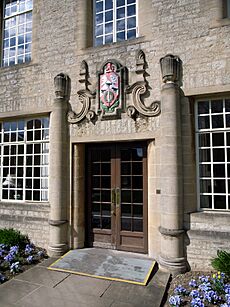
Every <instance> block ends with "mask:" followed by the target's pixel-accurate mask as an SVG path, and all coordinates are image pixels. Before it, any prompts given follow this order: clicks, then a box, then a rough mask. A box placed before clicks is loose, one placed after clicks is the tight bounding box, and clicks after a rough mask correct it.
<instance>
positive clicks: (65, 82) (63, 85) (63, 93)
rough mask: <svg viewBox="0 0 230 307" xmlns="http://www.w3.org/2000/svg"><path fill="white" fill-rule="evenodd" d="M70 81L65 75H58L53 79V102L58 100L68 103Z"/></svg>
mask: <svg viewBox="0 0 230 307" xmlns="http://www.w3.org/2000/svg"><path fill="white" fill-rule="evenodd" d="M70 86H71V80H70V77H69V76H68V75H67V74H64V73H60V74H58V75H56V77H55V78H54V88H55V96H56V99H55V102H58V101H59V99H61V100H63V99H64V100H65V101H68V100H69V97H70Z"/></svg>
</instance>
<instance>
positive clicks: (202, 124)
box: [198, 116, 210, 129]
mask: <svg viewBox="0 0 230 307" xmlns="http://www.w3.org/2000/svg"><path fill="white" fill-rule="evenodd" d="M209 127H210V124H209V116H199V117H198V128H199V129H209Z"/></svg>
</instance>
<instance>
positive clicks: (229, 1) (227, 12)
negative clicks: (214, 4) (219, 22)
mask: <svg viewBox="0 0 230 307" xmlns="http://www.w3.org/2000/svg"><path fill="white" fill-rule="evenodd" d="M223 18H230V0H223Z"/></svg>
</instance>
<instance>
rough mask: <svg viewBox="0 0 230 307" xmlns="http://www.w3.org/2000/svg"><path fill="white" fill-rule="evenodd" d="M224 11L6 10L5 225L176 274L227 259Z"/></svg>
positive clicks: (2, 113)
mask: <svg viewBox="0 0 230 307" xmlns="http://www.w3.org/2000/svg"><path fill="white" fill-rule="evenodd" d="M229 2H230V1H224V0H223V1H222V0H209V1H207V0H202V1H201V0H194V1H188V0H178V1H176V0H165V1H159V0H139V1H132V0H126V1H122V0H117V1H109V0H106V1H103V0H98V1H90V0H75V1H70V0H55V1H53V0H48V1H44V0H33V3H32V1H31V0H25V1H23V0H17V1H16V0H12V1H5V2H4V1H2V3H1V5H2V7H1V19H2V25H3V26H2V29H1V38H2V41H3V49H2V50H1V58H2V66H1V68H0V82H1V83H0V84H1V85H0V121H1V194H0V196H1V200H0V227H1V228H3V227H14V228H16V229H20V230H21V231H22V232H23V233H26V234H28V235H29V236H30V238H31V239H32V240H33V241H34V242H35V243H36V244H38V245H40V246H44V247H45V248H47V249H48V251H49V253H50V255H56V256H57V255H62V254H63V253H64V252H65V251H66V250H68V249H72V248H83V247H86V246H99V247H102V248H113V249H118V250H125V251H129V252H130V251H131V252H141V253H146V254H148V255H149V257H153V258H155V259H156V260H157V261H158V262H159V264H160V265H161V266H162V267H165V268H167V269H169V270H170V271H171V272H183V271H185V270H187V269H188V268H189V267H192V268H204V267H206V268H207V267H208V266H209V264H210V263H209V259H210V258H211V257H214V256H215V255H216V251H217V249H226V250H229V249H230V241H229V234H230V211H229V210H230V197H229V196H228V195H229V194H230V192H229V189H230V175H229V173H230V158H229V155H230V65H229V60H228V59H229V56H230V13H229V11H230V8H229V7H230V3H229ZM23 5H24V6H23ZM7 10H8V11H7ZM122 12H124V13H122ZM129 12H130V13H129ZM110 13H111V14H110ZM100 14H101V15H100ZM109 14H110V15H111V16H113V17H112V20H110V18H111V16H110V15H109ZM119 14H121V15H120V20H118V17H119ZM122 14H123V15H122ZM129 14H130V16H131V17H129ZM100 16H104V17H103V18H104V19H102V21H101V23H102V24H101V25H99V26H98V24H97V23H100V21H98V20H99V19H100ZM114 16H116V18H117V20H116V23H115V21H114V23H113V27H112V28H110V26H111V25H109V23H110V24H111V23H112V21H113V19H114V18H115V17H114ZM13 18H14V21H13ZM106 18H107V19H106ZM131 18H133V19H131ZM22 19H23V21H20V20H22ZM107 21H108V22H107ZM14 22H15V23H16V24H14ZM119 22H120V23H119ZM122 22H123V25H125V30H124V31H123V32H122V31H120V32H119V29H120V28H119V27H121V28H122ZM115 24H116V28H115V30H114V27H115ZM21 26H24V30H22V31H24V32H23V34H20V31H21V30H20V29H21V28H20V27H21ZM100 26H101V28H100ZM107 26H108V27H107ZM129 27H130V28H129ZM25 29H26V30H25ZM111 29H112V30H111ZM100 31H102V32H101V33H103V34H100ZM103 31H104V32H103ZM106 31H108V33H110V32H109V31H112V32H111V33H112V34H111V33H110V34H109V35H107V34H106V33H107V32H106ZM114 31H115V32H114ZM118 34H119V35H120V36H119V35H118ZM123 34H124V35H125V36H124V37H123V36H122V35H123ZM7 35H8V36H7ZM20 35H21V36H20ZM23 35H24V36H23ZM112 35H114V36H115V39H114V38H112V40H113V42H110V39H111V37H112ZM129 35H130V37H128V36H129ZM133 35H134V36H135V37H133ZM22 37H24V40H23V38H22ZM106 40H107V41H106ZM23 48H24V49H23ZM15 50H16V51H15ZM22 50H24V51H22ZM14 52H16V54H15V53H14Z"/></svg>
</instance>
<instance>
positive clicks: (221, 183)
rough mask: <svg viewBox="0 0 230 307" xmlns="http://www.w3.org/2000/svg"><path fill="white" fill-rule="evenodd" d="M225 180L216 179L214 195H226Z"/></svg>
mask: <svg viewBox="0 0 230 307" xmlns="http://www.w3.org/2000/svg"><path fill="white" fill-rule="evenodd" d="M225 192H226V189H225V180H221V179H215V180H214V193H225Z"/></svg>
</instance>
